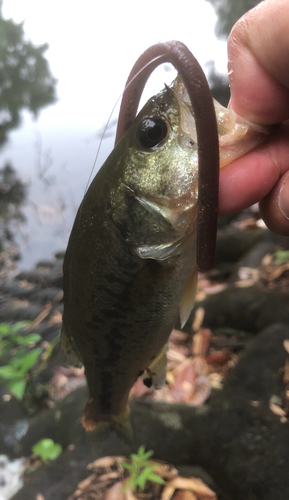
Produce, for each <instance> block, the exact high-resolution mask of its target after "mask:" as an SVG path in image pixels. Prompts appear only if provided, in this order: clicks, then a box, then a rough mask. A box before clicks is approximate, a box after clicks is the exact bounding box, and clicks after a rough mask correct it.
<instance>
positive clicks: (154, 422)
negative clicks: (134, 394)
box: [14, 325, 289, 500]
mask: <svg viewBox="0 0 289 500" xmlns="http://www.w3.org/2000/svg"><path fill="white" fill-rule="evenodd" d="M288 338H289V328H288V327H287V326H284V325H272V326H270V327H269V328H267V329H266V330H264V331H263V332H262V333H261V334H260V335H259V336H258V337H257V338H256V339H255V340H254V341H253V342H252V343H251V345H250V346H249V348H248V349H247V350H246V351H245V353H244V354H243V356H242V357H241V358H240V360H239V362H238V363H237V365H236V366H235V367H234V369H232V371H231V373H230V374H229V376H228V378H227V380H226V383H225V385H224V388H223V390H221V391H219V392H217V393H215V394H214V396H213V397H211V398H210V399H209V400H208V402H207V403H206V404H205V405H203V406H201V407H198V408H193V407H189V406H183V405H176V404H173V405H170V404H164V403H154V402H148V401H140V400H139V401H131V417H132V424H133V428H134V430H135V440H134V443H133V444H132V445H131V446H128V445H125V444H124V443H122V442H121V441H119V439H118V438H117V436H116V435H114V434H112V435H111V436H110V437H109V438H108V439H107V440H105V441H103V442H99V441H98V440H97V439H96V438H95V437H94V434H93V433H85V432H84V430H83V429H82V427H81V423H80V417H81V415H82V412H83V408H84V406H85V401H86V390H85V389H84V388H81V389H78V390H76V391H75V392H74V393H72V394H70V395H69V396H67V398H65V400H63V401H62V402H60V403H59V404H58V405H57V407H56V408H55V409H53V410H51V411H49V412H46V414H42V415H39V416H38V417H35V418H34V419H33V420H32V421H31V423H30V427H29V429H28V431H27V433H26V434H25V436H24V437H23V438H22V439H21V441H20V443H19V451H21V453H23V454H26V453H27V451H28V450H29V449H31V446H32V445H33V444H34V443H35V442H36V441H37V440H38V439H39V438H40V437H41V436H43V434H44V435H45V436H46V437H50V438H52V439H54V440H55V441H56V442H59V443H61V444H62V445H63V446H64V447H67V446H68V445H69V444H71V443H73V444H74V445H75V449H74V450H73V451H66V452H65V453H64V454H63V455H61V456H60V457H59V458H58V459H57V460H56V461H55V462H54V463H51V464H49V465H47V466H45V467H44V468H42V469H41V470H39V471H38V472H36V473H35V474H33V475H31V476H30V478H29V479H28V481H27V483H26V485H25V486H24V488H23V489H22V490H21V492H19V493H18V496H17V495H16V496H15V498H14V500H20V499H21V500H28V499H30V498H33V496H34V497H35V495H36V494H37V493H39V492H40V493H42V495H43V496H44V497H45V499H46V500H52V499H53V500H62V499H64V498H66V497H65V495H67V496H68V494H69V493H72V491H73V490H74V488H75V483H76V481H75V479H76V476H75V474H76V469H77V474H76V475H77V477H78V478H79V477H86V474H87V471H86V470H85V466H86V465H87V464H88V463H89V462H90V461H91V460H93V459H97V458H99V457H101V456H105V455H111V454H118V455H119V454H126V455H127V454H129V453H131V452H132V451H136V450H137V448H138V447H139V446H140V445H141V444H144V445H145V446H146V448H147V449H153V450H154V451H155V455H154V456H155V458H157V459H161V460H165V461H168V462H171V463H174V464H175V465H176V466H178V465H191V466H201V467H202V468H204V469H205V470H206V471H207V472H208V473H209V475H210V476H211V477H212V478H213V480H214V481H215V482H216V484H218V486H219V487H221V489H222V490H223V491H224V492H225V494H224V495H222V494H220V496H219V500H225V498H226V499H227V500H228V498H231V499H232V500H244V499H250V500H284V498H289V475H288V463H289V424H288V421H287V420H286V421H285V422H283V421H282V420H281V419H280V416H279V415H277V414H275V413H274V412H273V411H272V410H271V408H270V400H271V398H272V396H275V397H277V398H278V397H279V398H280V397H281V395H282V391H284V385H283V381H282V370H283V369H284V365H285V361H286V351H285V349H284V347H283V341H284V339H288ZM168 436H169V439H168ZM60 471H61V474H60ZM49 478H50V483H49ZM64 479H65V481H64ZM68 483H69V485H70V491H68V490H69V487H68ZM52 484H53V486H52Z"/></svg>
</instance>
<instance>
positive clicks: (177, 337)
mask: <svg viewBox="0 0 289 500" xmlns="http://www.w3.org/2000/svg"><path fill="white" fill-rule="evenodd" d="M187 338H188V334H187V333H186V332H182V330H177V329H176V328H174V329H173V330H172V333H171V334H170V337H169V342H172V343H173V344H180V343H181V342H185V341H186V340H187Z"/></svg>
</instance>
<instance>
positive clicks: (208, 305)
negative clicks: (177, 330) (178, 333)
mask: <svg viewBox="0 0 289 500" xmlns="http://www.w3.org/2000/svg"><path fill="white" fill-rule="evenodd" d="M200 306H201V307H203V308H204V309H205V318H204V322H203V326H204V327H206V328H212V329H217V328H222V327H226V328H228V327H230V328H234V329H236V330H246V331H248V332H255V333H258V332H259V331H261V330H262V329H263V328H266V327H267V326H269V325H271V324H272V323H284V324H286V323H287V324H289V293H286V292H279V291H277V290H274V291H273V290H262V289H260V288H258V287H248V288H247V287H246V288H238V287H234V286H231V287H230V288H228V289H227V290H224V291H222V292H220V293H218V294H212V295H208V296H207V297H206V298H205V299H204V300H202V301H200V302H197V303H196V305H195V307H194V310H193V312H192V315H191V316H190V319H189V321H188V323H187V328H190V325H191V324H192V321H193V319H194V315H195V311H196V309H197V308H198V307H200Z"/></svg>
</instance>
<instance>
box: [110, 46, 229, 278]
mask: <svg viewBox="0 0 289 500" xmlns="http://www.w3.org/2000/svg"><path fill="white" fill-rule="evenodd" d="M165 62H169V63H171V64H172V65H173V66H174V67H175V68H176V70H177V71H178V72H179V74H180V75H181V77H182V79H183V81H184V84H185V86H186V89H187V91H188V94H189V97H190V100H191V104H192V107H193V110H194V118H195V121H196V129H197V143H198V172H199V188H198V223H197V264H198V268H199V269H200V270H201V271H206V270H208V269H211V268H212V267H213V265H214V260H215V248H216V233H217V218H218V191H219V141H218V129H217V122H216V114H215V109H214V104H213V99H212V95H211V91H210V88H209V85H208V82H207V79H206V76H205V74H204V72H203V70H202V68H201V66H200V64H199V63H198V61H197V59H196V58H195V57H194V56H193V54H192V53H191V52H190V51H189V49H188V48H187V47H186V45H184V44H183V43H181V42H178V41H169V42H165V43H157V44H156V45H152V46H151V47H149V48H148V49H147V50H146V51H145V52H144V53H143V54H142V55H141V56H140V57H139V59H138V60H137V61H136V63H135V65H134V66H133V68H132V70H131V72H130V74H129V77H128V80H127V85H126V88H125V91H124V93H123V97H122V102H121V108H120V113H119V120H118V125H117V132H116V141H115V143H116V144H117V143H118V141H119V140H120V139H121V137H122V136H123V134H124V133H125V132H126V131H127V130H128V129H129V127H130V125H131V124H132V122H133V120H134V118H135V116H136V113H137V108H138V105H139V101H140V98H141V95H142V92H143V89H144V87H145V84H146V82H147V80H148V78H149V76H150V75H151V73H152V72H153V71H154V70H155V68H157V66H159V65H160V64H163V63H165Z"/></svg>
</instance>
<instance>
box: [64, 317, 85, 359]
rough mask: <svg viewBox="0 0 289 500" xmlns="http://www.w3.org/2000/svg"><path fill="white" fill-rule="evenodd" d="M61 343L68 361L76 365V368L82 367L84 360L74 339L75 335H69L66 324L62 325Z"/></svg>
mask: <svg viewBox="0 0 289 500" xmlns="http://www.w3.org/2000/svg"><path fill="white" fill-rule="evenodd" d="M60 345H61V349H62V352H63V353H64V355H65V359H66V362H67V363H68V364H69V365H70V366H75V367H76V368H81V366H82V360H81V356H80V353H79V351H78V349H77V347H76V345H75V342H74V341H73V337H69V336H68V334H67V332H66V330H65V327H64V325H62V328H61V332H60Z"/></svg>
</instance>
